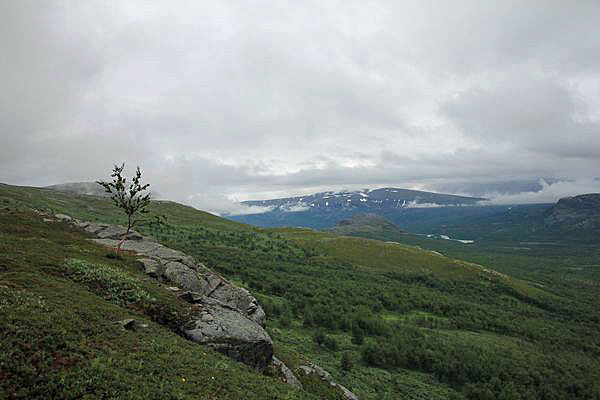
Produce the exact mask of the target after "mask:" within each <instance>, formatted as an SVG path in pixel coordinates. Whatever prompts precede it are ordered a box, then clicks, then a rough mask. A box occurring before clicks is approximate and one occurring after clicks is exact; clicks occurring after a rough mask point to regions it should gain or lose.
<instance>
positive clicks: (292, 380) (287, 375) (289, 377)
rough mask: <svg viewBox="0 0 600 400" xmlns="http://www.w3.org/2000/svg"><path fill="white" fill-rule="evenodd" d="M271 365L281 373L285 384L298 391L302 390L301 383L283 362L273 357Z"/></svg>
mask: <svg viewBox="0 0 600 400" xmlns="http://www.w3.org/2000/svg"><path fill="white" fill-rule="evenodd" d="M273 365H274V366H275V368H277V369H278V370H279V372H281V375H283V380H284V381H285V383H287V384H289V385H292V386H296V387H297V388H298V389H302V382H300V380H299V379H298V378H297V377H296V375H294V373H293V372H292V370H291V369H289V368H288V366H287V365H285V363H284V362H283V361H281V360H280V359H279V358H277V357H275V356H273Z"/></svg>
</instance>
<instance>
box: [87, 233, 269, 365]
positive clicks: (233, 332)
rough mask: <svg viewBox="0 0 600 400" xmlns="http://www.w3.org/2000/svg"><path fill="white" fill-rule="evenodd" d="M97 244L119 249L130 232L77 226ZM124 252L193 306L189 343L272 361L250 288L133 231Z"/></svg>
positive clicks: (262, 315)
mask: <svg viewBox="0 0 600 400" xmlns="http://www.w3.org/2000/svg"><path fill="white" fill-rule="evenodd" d="M76 225H77V226H79V227H80V228H82V229H84V230H85V231H86V232H88V233H91V234H92V235H94V236H95V237H96V238H95V239H92V240H93V241H95V242H96V243H99V244H102V245H105V246H109V247H116V246H117V245H118V244H119V242H120V241H121V240H122V238H123V237H124V235H125V234H126V233H127V231H126V229H125V228H124V227H121V226H116V225H108V224H95V223H82V222H76ZM121 249H122V250H126V251H132V252H135V253H137V254H138V256H139V258H138V261H139V262H140V264H141V265H142V266H143V268H144V271H145V272H146V273H147V274H148V275H149V276H151V277H153V278H155V279H161V280H163V281H167V282H170V283H171V284H172V285H173V286H174V287H177V288H179V289H181V290H182V293H181V294H180V292H179V291H178V293H177V294H180V297H181V298H182V299H183V300H185V301H188V302H189V303H192V304H194V307H195V311H194V312H193V315H192V317H191V319H190V320H189V321H188V322H187V323H185V324H184V325H183V326H182V327H181V330H182V332H183V333H184V335H185V336H186V337H188V338H189V339H190V340H192V341H194V342H197V343H200V344H203V345H207V346H210V347H212V348H214V349H215V350H217V351H219V352H221V353H223V354H226V355H228V356H230V357H232V358H234V359H236V360H239V361H242V362H244V363H245V364H247V365H250V366H252V367H255V368H258V369H263V368H265V367H266V366H267V365H269V364H270V363H271V361H272V357H273V342H272V340H271V338H270V337H269V334H268V333H267V332H266V331H265V330H264V328H263V327H264V325H265V322H266V315H265V312H264V311H263V309H262V307H261V306H260V305H259V304H258V302H257V301H256V299H255V298H254V296H252V295H251V294H250V292H248V291H247V290H246V289H244V288H240V287H238V286H235V285H233V284H232V283H231V282H229V281H227V280H226V279H225V278H223V277H222V276H221V275H219V274H217V273H215V272H214V271H212V270H210V269H209V268H207V267H206V266H205V265H204V264H202V263H198V262H196V260H195V259H194V258H193V257H190V256H188V255H187V254H185V253H182V252H180V251H177V250H173V249H170V248H168V247H165V246H163V245H161V244H159V243H157V242H155V241H153V240H152V239H150V238H147V237H144V236H142V235H140V234H139V233H137V232H135V231H130V232H129V234H127V236H126V237H125V240H124V241H123V243H122V245H121Z"/></svg>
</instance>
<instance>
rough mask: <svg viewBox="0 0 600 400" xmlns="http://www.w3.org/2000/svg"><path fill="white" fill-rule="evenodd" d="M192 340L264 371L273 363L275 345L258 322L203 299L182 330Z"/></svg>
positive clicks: (210, 300)
mask: <svg viewBox="0 0 600 400" xmlns="http://www.w3.org/2000/svg"><path fill="white" fill-rule="evenodd" d="M181 329H182V331H183V333H184V335H185V336H186V337H187V338H189V339H190V340H192V341H194V342H196V343H200V344H203V345H207V346H210V347H212V348H214V349H215V350H217V351H219V352H221V353H223V354H225V355H227V356H229V357H231V358H233V359H236V360H238V361H241V362H243V363H245V364H247V365H250V366H252V367H254V368H257V369H263V368H265V367H266V366H267V365H269V364H270V363H271V359H272V357H273V342H272V340H271V338H270V337H269V334H268V333H267V332H266V331H265V330H264V329H263V328H262V327H261V326H260V325H258V324H257V323H256V322H254V321H252V320H250V319H248V318H246V317H245V316H244V315H242V314H241V313H240V312H239V311H238V310H237V309H235V308H232V307H229V306H228V305H226V304H224V303H221V302H220V301H218V300H215V299H212V298H209V297H206V296H204V298H203V300H202V301H201V302H199V303H198V307H197V308H196V310H195V311H194V314H193V317H192V319H191V320H190V321H189V322H188V323H187V324H185V325H184V326H183V327H182V328H181Z"/></svg>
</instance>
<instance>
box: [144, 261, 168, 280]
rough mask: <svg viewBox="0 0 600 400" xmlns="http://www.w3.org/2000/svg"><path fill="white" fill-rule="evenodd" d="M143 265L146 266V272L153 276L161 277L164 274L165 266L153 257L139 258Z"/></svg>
mask: <svg viewBox="0 0 600 400" xmlns="http://www.w3.org/2000/svg"><path fill="white" fill-rule="evenodd" d="M138 261H139V262H140V264H142V267H144V272H145V273H146V274H148V275H149V276H151V277H153V278H159V277H160V276H162V274H163V270H164V268H163V266H162V264H161V263H160V262H158V261H157V260H154V259H152V258H138Z"/></svg>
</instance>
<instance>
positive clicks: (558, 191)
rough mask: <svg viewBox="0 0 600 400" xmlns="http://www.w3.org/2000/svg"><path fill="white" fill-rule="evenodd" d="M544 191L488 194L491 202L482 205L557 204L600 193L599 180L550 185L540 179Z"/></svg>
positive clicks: (562, 182) (561, 182)
mask: <svg viewBox="0 0 600 400" xmlns="http://www.w3.org/2000/svg"><path fill="white" fill-rule="evenodd" d="M540 185H541V186H542V189H540V190H538V191H528V192H521V193H516V194H502V193H488V194H487V196H486V197H487V198H489V199H490V201H486V202H482V204H533V203H555V202H557V201H558V200H559V199H561V198H563V197H569V196H576V195H578V194H585V193H600V180H599V179H578V180H573V181H559V182H554V183H548V182H546V181H545V180H544V179H540Z"/></svg>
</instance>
